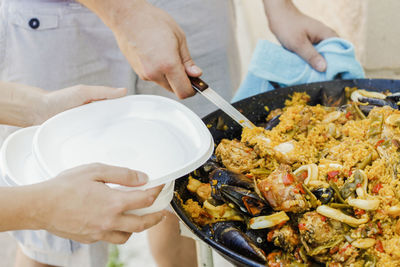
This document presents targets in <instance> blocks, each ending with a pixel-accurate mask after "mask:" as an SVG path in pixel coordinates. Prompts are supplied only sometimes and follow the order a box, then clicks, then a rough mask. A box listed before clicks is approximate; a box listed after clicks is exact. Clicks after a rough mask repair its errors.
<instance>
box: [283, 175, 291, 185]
mask: <svg viewBox="0 0 400 267" xmlns="http://www.w3.org/2000/svg"><path fill="white" fill-rule="evenodd" d="M282 180H283V184H284V185H290V184H293V182H294V177H293V175H292V174H290V173H287V174H286V175H284V176H283V179H282Z"/></svg>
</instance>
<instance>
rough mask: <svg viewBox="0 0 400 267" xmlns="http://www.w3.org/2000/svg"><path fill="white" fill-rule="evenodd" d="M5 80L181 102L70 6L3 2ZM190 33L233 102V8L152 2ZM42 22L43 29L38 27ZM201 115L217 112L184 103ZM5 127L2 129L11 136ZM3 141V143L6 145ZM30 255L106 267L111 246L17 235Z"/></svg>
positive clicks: (200, 103) (214, 82)
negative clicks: (141, 74) (120, 90)
mask: <svg viewBox="0 0 400 267" xmlns="http://www.w3.org/2000/svg"><path fill="white" fill-rule="evenodd" d="M0 2H1V7H0V80H2V81H9V82H18V83H25V84H29V85H32V86H37V87H40V88H43V89H46V90H57V89H61V88H65V87H69V86H73V85H76V84H86V85H105V86H112V87H126V88H128V89H129V92H130V93H132V94H158V95H163V96H168V97H171V98H174V99H176V97H175V96H174V95H173V94H172V93H169V92H167V91H166V90H164V89H162V88H160V87H158V86H157V85H155V84H154V83H151V82H145V81H142V80H140V79H138V76H137V75H136V74H135V73H134V72H133V71H132V69H131V67H130V66H129V64H128V63H127V61H126V60H125V58H124V57H123V56H122V54H121V53H120V51H119V49H118V47H117V44H116V42H115V39H114V36H113V34H112V32H111V31H110V30H109V29H108V28H107V27H106V26H105V25H104V24H103V23H102V21H101V20H100V19H99V18H98V17H97V16H96V15H95V14H93V13H92V12H90V11H89V10H87V9H86V8H85V7H83V6H82V5H80V4H78V3H76V2H74V1H72V0H0ZM149 2H152V3H153V4H154V5H156V6H158V7H160V8H162V9H164V10H166V11H167V12H168V13H169V14H170V15H172V16H173V17H174V18H175V19H176V21H177V22H178V23H179V24H180V25H181V27H182V28H183V29H184V31H185V33H186V35H187V40H188V44H189V49H190V51H191V54H192V57H193V58H194V60H195V62H196V63H197V65H199V66H200V67H201V68H202V69H203V70H204V75H203V78H204V79H205V80H206V81H207V82H208V83H209V84H210V85H211V86H212V87H213V88H214V89H216V90H217V91H219V93H220V94H221V95H222V96H223V97H224V98H225V99H227V100H230V99H231V97H232V95H233V93H234V90H235V89H236V88H237V86H238V82H239V62H238V53H237V47H236V41H235V35H234V32H235V28H234V26H235V25H234V24H235V23H234V10H233V4H232V2H231V1H227V0H151V1H149ZM36 21H39V23H40V26H39V27H38V28H37V29H33V28H32V23H33V22H36ZM182 102H183V103H184V104H185V105H187V106H189V107H190V108H191V109H192V110H194V111H195V112H196V113H197V114H198V115H199V116H203V115H205V114H208V113H209V112H211V111H212V110H213V109H215V107H214V106H213V105H212V104H210V103H208V102H207V101H206V100H204V99H202V97H201V96H199V95H197V96H195V97H193V98H190V99H187V100H183V101H182ZM6 132H7V131H5V130H4V129H1V130H0V134H3V136H1V138H4V137H5V135H6ZM0 142H1V139H0ZM13 236H14V237H15V238H16V239H17V241H18V242H19V243H20V246H21V247H22V249H23V251H24V253H25V254H27V255H28V256H29V257H32V258H33V259H35V260H37V261H39V262H43V263H47V264H52V265H57V266H101V265H104V264H105V260H106V259H107V251H106V250H105V249H106V246H105V245H104V244H103V243H101V242H99V243H97V244H94V245H83V244H79V243H77V242H74V241H70V240H66V239H63V238H59V237H56V236H54V235H51V234H49V233H48V232H46V231H16V232H13Z"/></svg>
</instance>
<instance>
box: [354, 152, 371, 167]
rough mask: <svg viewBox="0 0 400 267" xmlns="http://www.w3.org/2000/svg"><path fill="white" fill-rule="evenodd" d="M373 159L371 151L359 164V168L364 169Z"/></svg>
mask: <svg viewBox="0 0 400 267" xmlns="http://www.w3.org/2000/svg"><path fill="white" fill-rule="evenodd" d="M371 161H372V154H371V153H370V154H369V155H368V156H367V157H366V158H365V159H364V160H363V161H361V162H360V163H358V164H357V168H358V169H360V170H364V169H365V167H367V166H368V165H369V164H370V163H371Z"/></svg>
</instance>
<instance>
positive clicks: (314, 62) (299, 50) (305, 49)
mask: <svg viewBox="0 0 400 267" xmlns="http://www.w3.org/2000/svg"><path fill="white" fill-rule="evenodd" d="M293 52H295V53H296V54H298V55H299V56H300V57H302V58H303V59H304V60H305V61H307V62H308V64H310V65H311V67H313V68H314V69H316V70H317V71H319V72H324V71H325V70H326V61H325V59H324V57H323V56H322V55H321V54H319V53H318V52H317V50H316V49H315V48H314V46H313V45H312V44H311V42H310V40H308V39H305V40H304V41H302V42H301V44H300V45H298V46H297V47H295V48H294V49H293Z"/></svg>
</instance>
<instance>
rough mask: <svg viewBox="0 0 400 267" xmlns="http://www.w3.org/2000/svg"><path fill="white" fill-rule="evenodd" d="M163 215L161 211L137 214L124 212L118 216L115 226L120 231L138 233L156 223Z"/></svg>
mask: <svg viewBox="0 0 400 267" xmlns="http://www.w3.org/2000/svg"><path fill="white" fill-rule="evenodd" d="M164 217H165V215H164V212H163V211H159V212H156V213H150V214H145V215H143V216H137V215H133V214H124V215H122V216H121V217H120V218H119V221H118V225H117V228H116V229H118V230H120V231H124V232H129V233H133V232H134V233H139V232H142V231H144V230H146V229H149V228H150V227H153V226H154V225H156V224H158V223H159V222H161V221H162V220H163V218H164Z"/></svg>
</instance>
